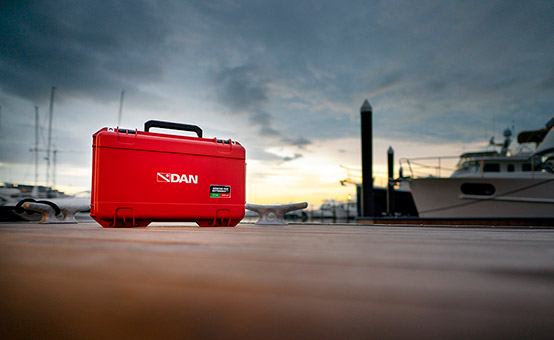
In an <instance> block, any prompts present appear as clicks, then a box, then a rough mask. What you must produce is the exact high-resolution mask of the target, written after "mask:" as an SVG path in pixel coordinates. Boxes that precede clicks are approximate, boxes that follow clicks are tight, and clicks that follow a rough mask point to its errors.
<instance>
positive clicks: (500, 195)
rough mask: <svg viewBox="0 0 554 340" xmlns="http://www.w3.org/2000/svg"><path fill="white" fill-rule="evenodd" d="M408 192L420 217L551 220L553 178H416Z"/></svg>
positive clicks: (553, 206) (553, 210)
mask: <svg viewBox="0 0 554 340" xmlns="http://www.w3.org/2000/svg"><path fill="white" fill-rule="evenodd" d="M491 186H492V188H493V189H492V190H491V189H490V188H491ZM462 188H464V189H462ZM468 188H469V190H468ZM482 188H484V189H482ZM410 189H411V191H412V195H413V198H414V201H415V204H416V207H417V210H418V213H419V216H420V217H503V218H506V217H554V178H544V177H543V178H524V179H515V178H418V179H412V180H410ZM481 189H482V190H481ZM491 191H492V193H491Z"/></svg>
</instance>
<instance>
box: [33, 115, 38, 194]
mask: <svg viewBox="0 0 554 340" xmlns="http://www.w3.org/2000/svg"><path fill="white" fill-rule="evenodd" d="M34 151H35V186H38V106H35V150H34Z"/></svg>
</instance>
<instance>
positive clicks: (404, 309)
mask: <svg viewBox="0 0 554 340" xmlns="http://www.w3.org/2000/svg"><path fill="white" fill-rule="evenodd" d="M158 225H159V224H158ZM0 301H1V306H2V307H1V309H0V318H1V319H0V320H2V321H1V324H2V326H1V327H0V329H1V330H0V338H2V339H15V338H40V339H99V338H103V339H106V338H110V339H152V338H156V339H215V338H226V339H229V338H241V339H328V338H340V339H348V338H355V339H392V338H427V339H429V338H433V339H456V338H466V339H467V338H477V337H480V338H489V339H510V338H535V339H536V338H545V339H546V338H551V336H552V334H554V313H553V311H554V230H504V229H476V228H468V229H464V228H455V229H448V228H418V227H408V228H402V227H383V226H380V227H377V226H361V225H335V226H329V225H289V226H270V227H268V226H264V227H259V226H254V225H244V224H241V225H239V226H238V227H236V228H196V227H189V226H188V227H152V228H135V229H103V228H101V227H100V226H98V225H97V224H94V223H82V224H77V225H39V224H26V223H22V224H0Z"/></svg>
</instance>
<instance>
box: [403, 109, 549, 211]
mask: <svg viewBox="0 0 554 340" xmlns="http://www.w3.org/2000/svg"><path fill="white" fill-rule="evenodd" d="M504 137H505V141H504V143H502V144H494V140H493V139H491V143H490V144H491V145H493V146H496V147H500V148H501V149H500V151H498V150H495V151H482V152H468V153H464V154H462V155H461V156H460V157H459V161H458V163H457V165H456V167H455V170H454V172H453V173H452V174H451V176H450V177H447V178H444V177H440V176H439V177H434V176H428V177H424V178H421V177H420V178H417V177H415V176H414V171H413V167H414V164H420V165H421V163H420V160H421V159H415V160H417V161H415V162H414V161H413V160H414V159H412V160H410V159H404V160H402V161H401V166H406V165H407V166H408V170H409V171H411V172H412V176H411V177H410V178H408V179H407V180H408V182H409V184H410V189H411V192H412V195H413V198H414V201H415V204H416V207H417V210H418V213H419V216H420V217H424V218H426V217H432V218H435V217H439V218H441V217H446V218H449V217H452V218H459V217H462V218H472V217H478V218H521V217H524V218H532V217H543V218H544V217H547V218H552V217H554V118H552V119H551V120H550V121H549V122H548V123H547V124H546V127H545V128H543V129H540V130H535V131H527V132H522V133H520V134H519V135H518V142H519V143H520V144H525V143H527V144H529V143H530V142H534V143H536V144H537V148H536V149H535V150H534V151H532V150H531V149H530V148H522V149H521V150H520V151H519V152H517V153H512V152H510V151H509V146H510V142H511V131H510V130H506V131H505V132H504ZM444 158H447V157H443V159H444ZM439 162H440V160H439ZM443 163H444V161H443ZM439 164H440V163H439ZM439 171H440V166H439Z"/></svg>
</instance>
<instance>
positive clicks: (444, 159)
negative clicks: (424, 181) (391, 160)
mask: <svg viewBox="0 0 554 340" xmlns="http://www.w3.org/2000/svg"><path fill="white" fill-rule="evenodd" d="M459 159H460V157H459V156H434V157H417V158H400V160H399V163H400V168H401V169H402V170H403V172H404V171H408V173H403V174H402V177H411V178H418V177H420V178H421V177H448V176H450V175H451V174H452V173H453V172H454V171H455V170H456V163H457V161H458V160H459Z"/></svg>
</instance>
